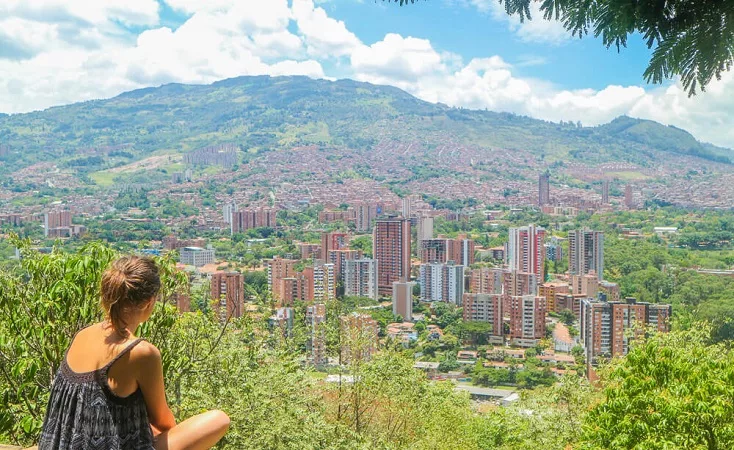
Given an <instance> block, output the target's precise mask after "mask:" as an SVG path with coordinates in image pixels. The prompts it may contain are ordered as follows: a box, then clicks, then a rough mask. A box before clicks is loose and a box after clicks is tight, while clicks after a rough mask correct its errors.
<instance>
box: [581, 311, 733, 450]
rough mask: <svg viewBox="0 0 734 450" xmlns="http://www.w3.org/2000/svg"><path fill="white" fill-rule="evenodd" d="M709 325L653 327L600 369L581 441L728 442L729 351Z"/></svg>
mask: <svg viewBox="0 0 734 450" xmlns="http://www.w3.org/2000/svg"><path fill="white" fill-rule="evenodd" d="M710 336H711V327H710V326H709V325H706V324H703V323H701V324H698V325H697V326H695V327H693V328H692V329H691V330H688V331H674V332H671V333H667V334H656V335H654V336H653V337H651V338H650V339H649V340H647V341H646V342H639V343H635V344H634V345H633V346H632V349H631V350H630V352H629V354H628V355H627V357H626V358H623V359H620V360H618V361H617V362H615V363H613V364H612V365H611V366H610V367H609V368H608V369H607V370H606V371H602V372H601V379H602V382H603V385H604V399H603V401H602V402H601V403H600V404H599V405H598V406H596V407H595V408H594V409H593V410H592V411H591V412H590V413H589V415H588V417H587V419H586V421H585V422H584V433H583V437H584V448H587V449H602V448H604V449H609V448H611V449H617V448H619V449H622V448H639V449H666V448H685V449H693V450H695V449H702V450H703V449H707V450H713V449H726V448H734V425H732V424H733V423H734V403H732V401H731V399H732V397H733V396H734V383H732V382H731V380H733V379H734V353H732V350H731V349H730V347H729V346H728V345H725V344H711V338H710Z"/></svg>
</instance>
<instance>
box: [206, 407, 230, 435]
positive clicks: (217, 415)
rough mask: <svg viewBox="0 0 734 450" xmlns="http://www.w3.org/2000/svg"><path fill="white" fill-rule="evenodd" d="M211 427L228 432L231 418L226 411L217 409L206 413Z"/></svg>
mask: <svg viewBox="0 0 734 450" xmlns="http://www.w3.org/2000/svg"><path fill="white" fill-rule="evenodd" d="M205 414H206V415H207V419H208V421H209V423H211V425H212V426H213V427H214V428H216V429H217V430H221V431H227V430H228V429H229V422H230V420H229V416H228V415H227V413H225V412H224V411H220V410H218V409H215V410H213V411H208V412H206V413H205Z"/></svg>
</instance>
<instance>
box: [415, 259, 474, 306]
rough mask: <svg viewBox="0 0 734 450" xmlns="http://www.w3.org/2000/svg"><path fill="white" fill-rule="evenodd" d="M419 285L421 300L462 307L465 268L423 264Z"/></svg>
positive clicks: (452, 265)
mask: <svg viewBox="0 0 734 450" xmlns="http://www.w3.org/2000/svg"><path fill="white" fill-rule="evenodd" d="M418 280H419V284H420V286H421V300H422V301H425V302H448V303H453V304H455V305H460V304H461V302H462V298H463V296H464V266H457V265H454V264H453V263H451V262H450V263H448V264H421V266H420V276H419V279H418Z"/></svg>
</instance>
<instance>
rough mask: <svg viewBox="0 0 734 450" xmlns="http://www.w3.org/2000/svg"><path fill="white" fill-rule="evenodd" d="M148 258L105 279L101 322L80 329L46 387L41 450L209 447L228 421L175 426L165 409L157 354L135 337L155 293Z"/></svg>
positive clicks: (120, 265)
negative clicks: (47, 389)
mask: <svg viewBox="0 0 734 450" xmlns="http://www.w3.org/2000/svg"><path fill="white" fill-rule="evenodd" d="M160 286H161V282H160V277H159V275H158V267H157V266H156V265H155V262H154V261H153V260H152V259H150V258H141V257H136V256H129V257H123V258H120V259H118V260H117V261H115V262H113V263H112V265H111V266H110V267H109V268H108V269H107V270H106V271H105V273H104V275H103V276H102V306H103V308H104V311H105V315H106V319H105V321H103V322H101V323H97V324H94V325H92V326H90V327H88V328H85V329H83V330H81V331H80V332H79V333H78V334H77V335H76V336H75V337H74V340H73V341H72V343H71V346H70V347H69V349H68V350H67V351H66V355H65V357H64V360H63V362H62V363H61V366H60V367H59V370H58V372H57V373H56V378H55V380H54V383H53V386H52V388H51V398H50V399H49V403H48V410H47V412H46V419H45V420H44V423H43V430H42V432H41V438H40V441H39V450H51V449H53V450H64V449H73V450H88V449H101V450H123V449H135V450H138V449H141V450H142V449H146V450H150V449H168V450H177V449H208V448H211V447H212V446H214V445H215V444H216V443H217V442H218V441H219V440H220V439H221V438H222V437H223V436H224V434H225V433H226V432H227V429H228V428H229V417H227V415H226V414H225V413H223V412H222V411H209V412H206V413H203V414H200V415H198V416H195V417H192V418H190V419H188V420H185V421H183V422H181V423H180V424H176V421H175V419H174V417H173V413H172V412H171V410H170V409H169V407H168V404H167V403H166V396H165V390H164V387H163V366H162V364H161V354H160V352H159V351H158V349H157V348H156V347H155V346H154V345H153V344H151V343H149V342H147V341H144V340H142V339H140V338H137V337H136V336H135V335H134V332H135V330H136V329H137V328H138V325H140V324H141V323H143V322H145V321H146V320H148V318H149V317H150V315H151V313H152V312H153V307H154V305H155V302H156V299H157V297H158V292H159V290H160Z"/></svg>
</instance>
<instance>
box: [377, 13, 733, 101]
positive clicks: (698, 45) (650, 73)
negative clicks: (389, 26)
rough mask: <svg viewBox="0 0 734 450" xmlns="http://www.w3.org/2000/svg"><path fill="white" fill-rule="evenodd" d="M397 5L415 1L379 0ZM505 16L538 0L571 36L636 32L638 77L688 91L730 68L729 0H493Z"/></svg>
mask: <svg viewBox="0 0 734 450" xmlns="http://www.w3.org/2000/svg"><path fill="white" fill-rule="evenodd" d="M383 1H387V2H394V3H398V4H400V5H401V6H402V5H407V4H408V3H416V0H383ZM498 1H499V2H500V3H503V4H504V6H505V11H507V14H509V15H517V16H518V17H519V18H520V21H521V22H522V21H525V20H531V19H532V16H531V10H530V5H531V2H532V1H536V2H538V5H539V7H540V11H541V12H542V14H543V18H544V19H545V20H558V21H560V22H561V23H562V24H563V26H564V27H565V29H566V30H567V31H569V32H570V33H571V34H572V35H573V36H578V37H583V36H586V35H588V34H593V35H594V37H601V39H602V42H603V43H604V45H605V46H606V47H607V48H609V47H611V46H615V47H617V50H618V51H619V50H620V49H621V48H622V47H626V46H627V38H628V37H629V36H630V35H631V34H634V33H639V34H640V35H642V37H643V38H644V39H645V42H646V44H647V47H648V48H650V49H654V50H653V54H652V57H651V59H650V64H649V65H648V67H647V69H646V70H645V72H644V74H643V76H644V78H645V80H646V81H647V82H648V83H649V82H652V83H662V82H663V81H664V80H666V79H669V78H672V77H674V76H680V78H681V82H682V83H683V86H684V88H685V89H686V90H687V91H688V94H689V95H694V94H695V93H696V90H697V89H701V90H702V91H703V90H705V87H706V86H707V85H708V84H709V83H710V82H711V80H712V79H713V78H714V77H716V79H720V78H721V75H722V73H724V72H726V71H728V70H729V69H731V66H732V61H733V60H734V2H732V1H730V0H696V1H692V0H621V1H620V0H498Z"/></svg>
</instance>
